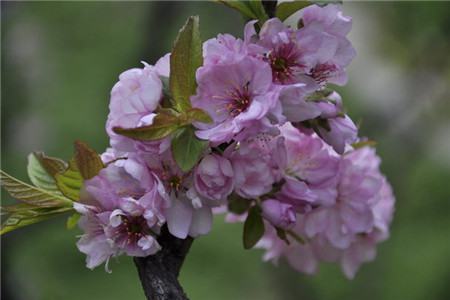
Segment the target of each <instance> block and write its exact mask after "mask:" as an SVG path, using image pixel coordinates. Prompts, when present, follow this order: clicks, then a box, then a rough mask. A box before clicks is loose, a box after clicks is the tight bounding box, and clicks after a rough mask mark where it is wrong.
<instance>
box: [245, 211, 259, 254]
mask: <svg viewBox="0 0 450 300" xmlns="http://www.w3.org/2000/svg"><path fill="white" fill-rule="evenodd" d="M263 235H264V222H263V219H262V217H261V212H260V209H259V208H258V207H257V206H253V207H252V208H250V210H249V212H248V216H247V219H246V220H245V223H244V235H243V242H244V248H245V249H250V248H253V246H255V245H256V243H257V242H258V241H259V240H260V239H261V237H262V236H263Z"/></svg>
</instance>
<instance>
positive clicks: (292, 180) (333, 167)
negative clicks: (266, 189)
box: [277, 123, 339, 204]
mask: <svg viewBox="0 0 450 300" xmlns="http://www.w3.org/2000/svg"><path fill="white" fill-rule="evenodd" d="M280 131H281V134H282V136H283V138H284V143H283V144H281V145H280V149H279V150H278V152H277V155H278V159H277V161H278V162H279V164H280V169H281V172H282V176H283V177H284V178H285V180H286V184H285V186H284V187H283V189H282V194H283V195H284V196H285V197H287V198H290V199H297V200H306V201H310V202H314V203H317V204H318V203H328V202H330V201H332V200H333V199H330V198H333V197H335V192H334V190H335V186H336V175H337V174H338V169H339V159H338V157H337V155H336V154H334V153H333V152H332V151H330V149H328V147H327V146H326V145H325V143H323V141H322V140H321V139H320V138H319V137H317V136H315V135H307V134H304V133H301V132H300V131H299V130H298V129H296V128H295V127H293V126H292V125H291V124H290V123H286V124H285V125H283V126H281V127H280Z"/></svg>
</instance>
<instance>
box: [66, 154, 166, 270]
mask: <svg viewBox="0 0 450 300" xmlns="http://www.w3.org/2000/svg"><path fill="white" fill-rule="evenodd" d="M121 163H123V165H122V166H117V165H116V164H114V163H113V164H110V165H108V167H106V168H105V169H103V170H101V171H100V173H99V174H98V175H97V176H96V177H94V178H92V179H90V180H87V181H86V182H85V192H84V194H83V196H82V199H81V202H80V203H75V206H74V208H75V209H76V210H77V211H78V212H79V213H80V214H81V215H82V217H81V219H80V222H79V225H80V228H81V229H82V230H83V231H84V234H83V235H82V237H81V238H80V240H79V241H78V243H77V246H78V248H79V250H80V251H81V252H83V253H85V254H86V255H87V260H86V264H87V267H88V268H94V267H96V266H98V265H100V264H101V263H103V262H105V261H107V260H109V258H110V257H111V256H118V255H120V254H122V253H126V254H127V255H130V256H147V255H150V254H154V253H155V252H157V251H158V250H159V249H160V246H159V244H158V242H157V241H156V235H157V234H158V232H159V228H160V227H161V226H162V224H164V222H165V218H164V216H163V210H164V208H165V206H166V205H167V201H166V195H165V191H164V188H163V187H162V185H161V183H160V182H159V179H158V178H157V177H156V176H155V175H154V174H152V173H150V172H148V170H146V169H145V168H144V167H142V166H141V165H140V164H138V163H137V162H135V161H133V160H131V159H127V162H125V163H124V162H121Z"/></svg>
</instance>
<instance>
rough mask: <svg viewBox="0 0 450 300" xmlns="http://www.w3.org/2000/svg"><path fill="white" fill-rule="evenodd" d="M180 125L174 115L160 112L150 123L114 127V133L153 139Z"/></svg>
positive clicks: (134, 137) (138, 138)
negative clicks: (135, 126)
mask: <svg viewBox="0 0 450 300" xmlns="http://www.w3.org/2000/svg"><path fill="white" fill-rule="evenodd" d="M179 127H180V121H179V119H178V117H177V116H176V115H172V114H168V113H165V112H161V113H159V114H157V115H156V116H155V118H154V119H153V123H152V125H147V126H142V127H137V128H121V127H114V128H113V130H114V132H115V133H117V134H120V135H123V136H126V137H129V138H132V139H135V140H141V141H153V140H159V139H162V138H165V137H167V136H168V135H170V134H172V133H174V132H175V131H176V130H177V129H178V128H179Z"/></svg>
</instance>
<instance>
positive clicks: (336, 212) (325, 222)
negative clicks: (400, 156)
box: [305, 147, 383, 249]
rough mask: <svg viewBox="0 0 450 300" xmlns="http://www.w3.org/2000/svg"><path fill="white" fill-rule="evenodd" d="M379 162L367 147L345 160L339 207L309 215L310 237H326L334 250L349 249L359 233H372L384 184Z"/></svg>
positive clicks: (318, 209) (339, 189) (352, 153)
mask: <svg viewBox="0 0 450 300" xmlns="http://www.w3.org/2000/svg"><path fill="white" fill-rule="evenodd" d="M378 163H379V159H378V157H376V156H375V153H374V152H373V150H372V149H368V148H367V147H366V148H362V149H360V150H356V151H353V152H351V153H349V154H347V155H345V156H344V157H343V159H342V162H341V173H340V179H339V184H338V187H337V189H338V196H337V199H336V202H335V204H334V205H331V206H324V207H319V208H317V209H315V210H313V211H311V212H310V213H308V214H307V215H306V222H305V232H306V233H307V234H308V236H309V237H313V236H315V235H317V234H323V235H324V236H325V237H326V238H327V239H328V241H329V242H330V243H331V244H332V245H333V246H334V247H337V248H340V249H345V248H348V247H349V245H350V244H351V243H352V242H353V241H354V239H355V237H356V235H357V234H363V233H369V232H370V231H371V230H372V228H373V226H374V214H373V203H374V201H375V199H376V196H377V194H378V193H379V191H380V189H381V187H382V182H383V181H382V177H381V174H380V173H379V170H378ZM374 165H375V167H374Z"/></svg>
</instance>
